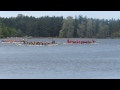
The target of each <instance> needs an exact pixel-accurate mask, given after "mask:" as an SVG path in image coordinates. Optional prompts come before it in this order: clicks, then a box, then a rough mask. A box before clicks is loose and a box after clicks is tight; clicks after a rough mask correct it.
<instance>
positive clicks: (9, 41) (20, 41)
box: [1, 40, 23, 43]
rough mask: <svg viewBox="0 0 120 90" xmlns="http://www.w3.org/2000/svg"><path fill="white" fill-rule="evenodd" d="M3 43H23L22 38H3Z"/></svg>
mask: <svg viewBox="0 0 120 90" xmlns="http://www.w3.org/2000/svg"><path fill="white" fill-rule="evenodd" d="M1 43H23V41H22V40H2V41H1Z"/></svg>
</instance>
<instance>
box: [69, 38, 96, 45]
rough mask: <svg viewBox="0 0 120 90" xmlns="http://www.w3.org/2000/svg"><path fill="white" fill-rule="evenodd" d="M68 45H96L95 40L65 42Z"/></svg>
mask: <svg viewBox="0 0 120 90" xmlns="http://www.w3.org/2000/svg"><path fill="white" fill-rule="evenodd" d="M67 43H68V44H93V43H96V41H95V40H93V39H92V40H69V39H68V40H67Z"/></svg>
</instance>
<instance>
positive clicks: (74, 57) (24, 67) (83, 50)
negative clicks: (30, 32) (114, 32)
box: [0, 38, 120, 79]
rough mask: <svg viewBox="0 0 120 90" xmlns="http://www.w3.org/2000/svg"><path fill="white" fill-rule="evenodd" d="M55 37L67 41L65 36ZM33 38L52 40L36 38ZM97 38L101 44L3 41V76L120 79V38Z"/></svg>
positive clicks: (0, 61) (0, 48)
mask: <svg viewBox="0 0 120 90" xmlns="http://www.w3.org/2000/svg"><path fill="white" fill-rule="evenodd" d="M74 39H75V40H77V39H78V38H74ZM74 39H73V40H74ZM1 40H2V39H0V41H1ZM54 40H55V41H56V42H62V43H66V41H67V39H65V38H64V39H58V38H54ZM78 40H81V39H78ZM83 40H84V39H83ZM86 40H88V39H86ZM29 41H52V40H51V39H48V38H40V39H37V38H36V39H29ZM95 41H97V44H61V45H57V46H28V45H20V46H17V45H16V44H5V43H4V44H3V43H1V42H0V78H1V79H120V39H95Z"/></svg>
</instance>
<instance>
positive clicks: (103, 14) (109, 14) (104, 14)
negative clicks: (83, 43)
mask: <svg viewBox="0 0 120 90" xmlns="http://www.w3.org/2000/svg"><path fill="white" fill-rule="evenodd" d="M18 14H23V15H25V16H34V17H41V16H50V17H51V16H63V17H64V18H65V17H67V16H73V17H75V15H76V16H78V15H82V16H83V17H84V16H87V18H91V17H92V18H98V19H103V18H104V19H112V18H113V19H120V11H0V17H16V16H17V15H18Z"/></svg>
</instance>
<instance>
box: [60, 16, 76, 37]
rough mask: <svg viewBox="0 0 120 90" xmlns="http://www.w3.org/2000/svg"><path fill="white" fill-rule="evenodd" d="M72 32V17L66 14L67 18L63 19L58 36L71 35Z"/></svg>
mask: <svg viewBox="0 0 120 90" xmlns="http://www.w3.org/2000/svg"><path fill="white" fill-rule="evenodd" d="M73 33H74V19H73V17H71V16H68V17H67V19H64V21H63V26H62V30H61V31H60V34H59V37H65V38H69V37H73Z"/></svg>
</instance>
